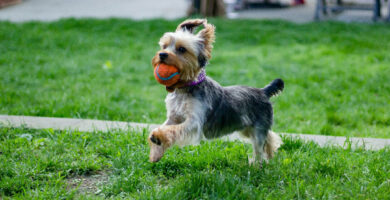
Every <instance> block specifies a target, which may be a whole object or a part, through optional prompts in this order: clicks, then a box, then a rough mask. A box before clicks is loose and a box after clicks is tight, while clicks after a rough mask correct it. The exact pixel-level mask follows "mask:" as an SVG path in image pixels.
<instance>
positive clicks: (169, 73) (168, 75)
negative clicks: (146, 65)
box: [154, 63, 180, 87]
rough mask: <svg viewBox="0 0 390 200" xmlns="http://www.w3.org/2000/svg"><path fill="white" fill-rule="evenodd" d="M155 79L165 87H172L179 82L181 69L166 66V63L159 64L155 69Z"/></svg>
mask: <svg viewBox="0 0 390 200" xmlns="http://www.w3.org/2000/svg"><path fill="white" fill-rule="evenodd" d="M154 78H156V80H157V81H158V82H159V83H160V84H163V85H165V86H168V87H169V86H172V85H174V84H175V83H177V82H178V81H179V78H180V73H179V69H178V68H177V67H175V66H173V65H166V64H164V63H161V64H158V65H157V66H155V67H154Z"/></svg>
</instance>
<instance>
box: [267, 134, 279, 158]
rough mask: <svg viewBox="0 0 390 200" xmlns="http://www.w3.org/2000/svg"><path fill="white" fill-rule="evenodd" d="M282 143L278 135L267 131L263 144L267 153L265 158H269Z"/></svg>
mask: <svg viewBox="0 0 390 200" xmlns="http://www.w3.org/2000/svg"><path fill="white" fill-rule="evenodd" d="M282 144H283V142H282V138H280V136H279V135H277V134H276V133H274V132H272V131H268V135H267V139H266V140H265V145H264V152H265V153H266V155H267V159H271V158H272V157H273V156H274V153H276V151H277V150H278V149H279V147H280V146H281V145H282Z"/></svg>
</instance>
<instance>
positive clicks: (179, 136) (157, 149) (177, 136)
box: [149, 118, 200, 162]
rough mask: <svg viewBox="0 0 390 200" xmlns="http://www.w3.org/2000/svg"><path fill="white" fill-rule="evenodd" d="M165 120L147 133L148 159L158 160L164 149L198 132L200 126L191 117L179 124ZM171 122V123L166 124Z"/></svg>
mask: <svg viewBox="0 0 390 200" xmlns="http://www.w3.org/2000/svg"><path fill="white" fill-rule="evenodd" d="M171 123H172V122H170V121H169V120H167V121H166V122H165V123H164V124H163V125H162V126H160V127H159V128H156V129H154V130H153V131H152V132H151V133H150V135H149V144H150V156H149V158H150V161H151V162H157V161H159V160H160V159H161V158H162V156H163V155H164V152H165V151H166V149H168V148H169V147H171V146H172V145H174V144H176V143H177V142H179V143H180V142H183V141H184V140H185V139H186V138H188V137H189V134H192V133H199V131H200V126H198V125H197V124H198V123H193V121H192V120H191V118H187V119H186V120H185V121H184V122H182V123H180V124H174V123H173V124H171ZM168 124H171V125H168Z"/></svg>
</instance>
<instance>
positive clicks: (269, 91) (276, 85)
mask: <svg viewBox="0 0 390 200" xmlns="http://www.w3.org/2000/svg"><path fill="white" fill-rule="evenodd" d="M283 88H284V82H283V80H282V79H280V78H278V79H275V80H273V81H272V82H271V83H270V84H269V85H267V86H265V87H264V88H263V91H264V94H265V95H266V96H267V97H268V98H271V97H272V96H274V95H277V94H278V93H280V92H282V91H283Z"/></svg>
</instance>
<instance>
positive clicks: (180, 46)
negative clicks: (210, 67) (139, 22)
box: [152, 19, 215, 91]
mask: <svg viewBox="0 0 390 200" xmlns="http://www.w3.org/2000/svg"><path fill="white" fill-rule="evenodd" d="M201 25H203V26H204V29H202V30H200V31H199V32H198V33H197V34H194V31H195V29H196V28H197V27H199V26H201ZM214 32H215V27H214V26H213V25H211V24H208V23H207V20H206V19H190V20H186V21H184V22H182V23H181V24H180V25H179V26H178V27H177V29H176V32H168V33H165V34H164V35H163V36H162V37H161V39H160V41H159V45H160V47H161V50H160V51H158V52H157V53H156V55H155V56H154V57H153V59H152V65H153V67H154V66H157V65H158V64H159V63H165V64H167V65H174V66H176V67H177V68H178V69H179V72H180V80H179V82H178V83H177V84H175V85H173V86H171V88H173V90H174V88H178V87H182V86H184V85H185V84H186V83H188V82H190V81H193V80H196V78H197V77H198V75H199V73H200V71H201V70H202V68H203V67H204V66H205V65H206V64H207V62H208V60H210V59H211V51H212V48H213V42H214V40H215V35H214ZM160 53H167V54H168V56H167V58H165V59H164V60H161V59H160V57H159V55H160ZM167 90H168V88H167ZM173 90H172V91H173Z"/></svg>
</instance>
